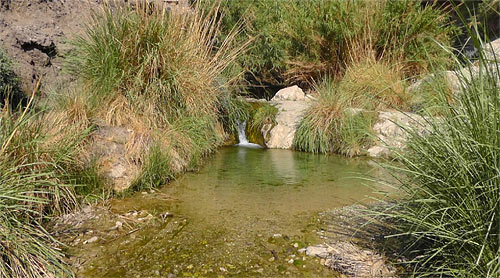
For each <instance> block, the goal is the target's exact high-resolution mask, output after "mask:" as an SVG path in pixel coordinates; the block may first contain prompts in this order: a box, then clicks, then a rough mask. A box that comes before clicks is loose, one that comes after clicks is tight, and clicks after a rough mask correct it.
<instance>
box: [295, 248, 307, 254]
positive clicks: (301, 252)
mask: <svg viewBox="0 0 500 278" xmlns="http://www.w3.org/2000/svg"><path fill="white" fill-rule="evenodd" d="M297 252H299V254H303V253H305V252H306V249H305V248H301V249H299V250H297Z"/></svg>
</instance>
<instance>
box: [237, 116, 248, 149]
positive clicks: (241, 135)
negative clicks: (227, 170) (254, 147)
mask: <svg viewBox="0 0 500 278" xmlns="http://www.w3.org/2000/svg"><path fill="white" fill-rule="evenodd" d="M246 128H247V122H246V121H243V122H240V123H238V141H239V144H238V145H246V144H248V139H247V135H246V133H245V129H246Z"/></svg>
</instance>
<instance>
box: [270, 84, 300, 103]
mask: <svg viewBox="0 0 500 278" xmlns="http://www.w3.org/2000/svg"><path fill="white" fill-rule="evenodd" d="M305 98H306V94H304V91H302V89H301V88H300V87H299V86H297V85H295V86H291V87H287V88H284V89H281V90H279V91H278V92H277V93H276V95H275V96H274V97H273V98H272V101H282V100H290V101H297V100H299V101H303V100H305Z"/></svg>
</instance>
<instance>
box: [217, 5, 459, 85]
mask: <svg viewBox="0 0 500 278" xmlns="http://www.w3.org/2000/svg"><path fill="white" fill-rule="evenodd" d="M222 13H224V14H225V15H226V16H225V19H224V20H223V21H222V25H223V30H225V32H228V31H229V30H232V29H233V26H235V24H237V23H238V22H240V21H243V22H244V23H245V24H244V25H243V32H242V33H241V34H240V36H239V37H238V39H240V40H242V39H243V38H247V37H252V38H255V41H254V43H253V47H252V48H251V49H250V50H249V51H248V52H247V53H246V54H245V55H242V56H240V58H239V59H238V63H239V65H240V66H241V67H242V68H243V69H246V70H248V71H249V72H250V74H249V75H248V76H251V77H252V78H254V77H255V78H256V79H257V85H262V84H266V83H271V84H289V83H303V84H313V83H314V82H318V81H320V79H321V78H322V77H323V76H325V75H329V76H331V77H334V76H342V75H343V72H344V69H345V68H346V66H347V65H349V64H350V63H351V62H352V61H353V60H354V61H356V60H359V58H363V57H366V56H367V55H370V56H371V55H374V56H375V57H376V59H377V60H380V59H382V60H384V61H387V62H390V63H398V64H399V66H400V67H401V69H402V70H403V73H405V75H406V76H413V75H415V74H419V73H425V72H427V71H429V70H430V68H429V65H428V64H427V61H428V59H427V58H430V59H431V60H433V61H434V62H435V63H439V64H449V63H450V62H451V56H450V55H449V53H448V52H447V51H444V50H443V49H442V48H440V47H439V46H438V45H437V44H435V43H434V39H436V40H438V41H440V43H441V44H442V45H445V46H449V45H450V44H451V38H452V35H453V32H454V31H455V28H454V27H452V26H451V25H450V24H449V23H450V21H449V16H448V14H447V13H443V10H440V9H438V8H437V7H436V6H435V5H426V6H423V5H420V4H419V2H416V1H411V0H406V1H363V0H360V1H342V0H333V1H320V0H313V1H265V0H253V1H226V2H224V3H223V9H222ZM222 36H224V31H223V32H222ZM254 85H255V84H254Z"/></svg>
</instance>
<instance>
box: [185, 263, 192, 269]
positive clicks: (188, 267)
mask: <svg viewBox="0 0 500 278" xmlns="http://www.w3.org/2000/svg"><path fill="white" fill-rule="evenodd" d="M193 267H194V266H193V265H192V264H190V265H188V266H187V267H186V268H187V269H193Z"/></svg>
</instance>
